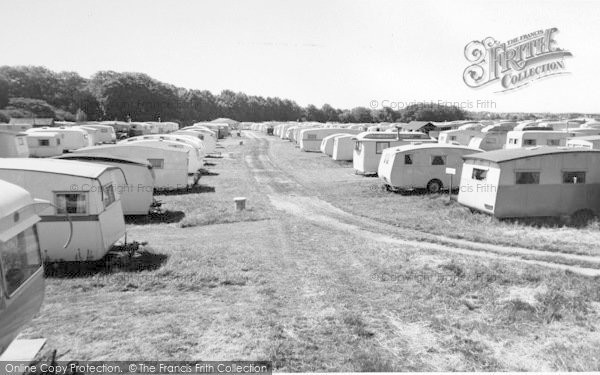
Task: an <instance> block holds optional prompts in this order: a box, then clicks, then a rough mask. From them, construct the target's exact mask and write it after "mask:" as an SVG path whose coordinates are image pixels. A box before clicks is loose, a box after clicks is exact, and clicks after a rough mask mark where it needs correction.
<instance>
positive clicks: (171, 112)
mask: <svg viewBox="0 0 600 375" xmlns="http://www.w3.org/2000/svg"><path fill="white" fill-rule="evenodd" d="M469 116H470V114H469V113H468V112H466V111H464V110H462V109H460V108H458V107H454V106H444V105H438V104H434V103H432V104H418V105H412V106H408V107H406V108H403V109H401V110H393V109H391V108H383V109H369V108H365V107H356V108H352V109H344V110H342V109H337V108H333V107H332V106H331V105H329V104H324V105H323V106H322V107H320V108H319V107H316V106H314V105H312V104H311V105H308V106H306V107H302V106H300V105H298V104H297V103H296V102H294V101H292V100H289V99H281V98H278V97H262V96H253V95H246V94H244V93H242V92H233V91H231V90H223V91H222V92H221V93H220V94H217V95H215V94H213V93H211V92H210V91H207V90H194V89H186V88H181V87H176V86H174V85H171V84H168V83H164V82H160V81H158V80H156V79H153V78H152V77H150V76H148V75H146V74H143V73H118V72H113V71H100V72H97V73H96V74H94V75H93V76H92V77H91V78H89V79H87V78H83V77H81V76H80V75H79V74H77V73H75V72H53V71H51V70H49V69H46V68H45V67H40V66H2V67H0V121H8V119H9V118H10V117H52V118H55V119H57V120H66V121H75V120H79V121H82V120H90V121H95V120H121V121H126V120H129V119H131V120H132V121H158V120H159V119H160V120H161V121H175V122H179V123H183V124H189V123H192V122H196V121H208V120H212V119H215V118H218V117H227V118H232V119H234V120H237V121H249V122H260V121H320V122H326V121H332V122H344V123H377V122H409V121H412V120H427V121H453V120H462V119H466V118H469Z"/></svg>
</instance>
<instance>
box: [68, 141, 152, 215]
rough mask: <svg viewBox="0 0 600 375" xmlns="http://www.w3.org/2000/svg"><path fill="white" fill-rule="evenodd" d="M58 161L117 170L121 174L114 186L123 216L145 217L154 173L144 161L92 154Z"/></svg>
mask: <svg viewBox="0 0 600 375" xmlns="http://www.w3.org/2000/svg"><path fill="white" fill-rule="evenodd" d="M57 158H58V159H67V160H79V161H84V162H88V163H98V164H104V165H110V166H113V167H116V168H119V169H120V170H121V171H122V172H123V176H119V177H121V178H120V179H119V181H118V183H117V185H116V186H115V188H116V190H117V192H118V193H119V195H120V196H121V206H122V208H123V214H124V215H147V214H148V212H149V211H150V206H151V205H152V201H153V192H154V171H153V170H152V166H151V165H150V163H149V162H148V161H146V160H140V159H129V158H125V157H122V156H108V155H102V154H94V153H93V152H90V153H86V152H76V153H70V154H64V155H61V156H58V157H57Z"/></svg>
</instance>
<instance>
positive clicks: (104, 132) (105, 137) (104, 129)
mask: <svg viewBox="0 0 600 375" xmlns="http://www.w3.org/2000/svg"><path fill="white" fill-rule="evenodd" d="M81 126H84V127H86V128H94V129H98V130H99V132H98V133H97V134H96V137H97V140H96V141H97V143H99V144H104V143H115V142H116V141H117V135H116V133H115V129H114V128H113V127H112V126H109V125H101V124H92V123H85V124H82V125H81Z"/></svg>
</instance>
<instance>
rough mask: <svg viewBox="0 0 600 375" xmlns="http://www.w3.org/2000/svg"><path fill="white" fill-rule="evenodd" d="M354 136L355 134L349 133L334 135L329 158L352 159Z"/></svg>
mask: <svg viewBox="0 0 600 375" xmlns="http://www.w3.org/2000/svg"><path fill="white" fill-rule="evenodd" d="M354 138H355V136H354V135H351V134H347V135H346V134H345V135H341V136H339V137H335V139H334V140H333V150H332V152H331V158H332V159H333V160H344V161H352V157H353V153H354V143H355V141H354Z"/></svg>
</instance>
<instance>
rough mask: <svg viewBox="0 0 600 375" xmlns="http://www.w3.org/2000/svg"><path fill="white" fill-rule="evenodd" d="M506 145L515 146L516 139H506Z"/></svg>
mask: <svg viewBox="0 0 600 375" xmlns="http://www.w3.org/2000/svg"><path fill="white" fill-rule="evenodd" d="M508 144H509V145H516V144H517V138H509V139H508Z"/></svg>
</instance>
